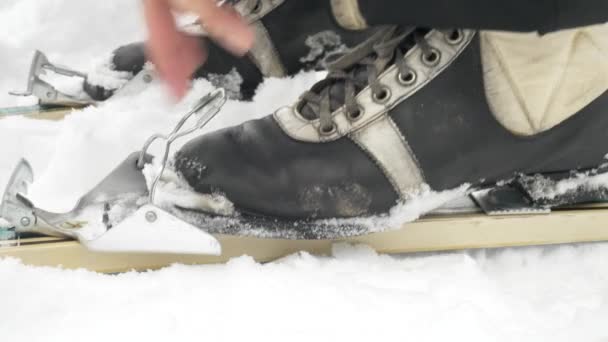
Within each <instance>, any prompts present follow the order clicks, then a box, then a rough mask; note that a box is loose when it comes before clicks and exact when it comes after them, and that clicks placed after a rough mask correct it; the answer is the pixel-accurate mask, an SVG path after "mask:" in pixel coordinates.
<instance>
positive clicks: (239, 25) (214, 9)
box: [143, 0, 254, 99]
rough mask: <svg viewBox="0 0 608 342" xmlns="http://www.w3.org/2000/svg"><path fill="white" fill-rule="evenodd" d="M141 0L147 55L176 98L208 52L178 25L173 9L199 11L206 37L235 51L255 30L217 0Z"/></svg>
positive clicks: (242, 49) (238, 51) (246, 46)
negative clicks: (178, 27) (142, 3)
mask: <svg viewBox="0 0 608 342" xmlns="http://www.w3.org/2000/svg"><path fill="white" fill-rule="evenodd" d="M143 2H144V16H145V19H146V24H147V27H148V34H149V39H148V54H149V57H150V59H151V60H152V62H153V63H154V65H155V66H156V69H157V71H158V73H159V75H160V77H161V78H162V79H163V80H164V81H165V82H167V84H168V86H169V89H170V90H171V92H172V93H173V95H174V96H175V97H176V98H178V99H179V98H181V97H183V96H184V95H185V93H186V91H187V90H188V83H189V79H190V76H191V75H192V74H193V73H194V71H195V70H196V69H197V68H198V67H199V66H200V65H201V64H203V63H204V62H205V60H206V58H207V56H206V55H205V52H204V50H202V49H201V47H200V42H199V41H198V39H196V38H195V37H190V36H187V35H186V34H184V33H182V32H180V31H179V30H178V29H177V27H176V24H175V19H174V18H173V15H172V13H171V11H172V10H174V11H178V12H190V13H194V14H196V15H198V16H199V21H200V23H201V25H203V28H204V29H205V31H206V32H207V33H208V35H209V38H210V39H213V40H214V41H216V42H217V43H218V44H219V45H221V46H222V47H224V48H225V49H226V50H228V51H230V52H232V53H234V54H236V55H244V54H245V53H247V51H248V50H249V49H250V48H251V47H252V45H253V40H254V34H253V31H252V30H251V29H250V28H249V26H248V25H247V23H246V22H245V20H244V19H243V18H241V17H240V16H239V15H238V13H236V12H235V11H234V10H233V9H232V8H231V7H230V6H227V5H224V6H218V4H217V2H216V0H144V1H143Z"/></svg>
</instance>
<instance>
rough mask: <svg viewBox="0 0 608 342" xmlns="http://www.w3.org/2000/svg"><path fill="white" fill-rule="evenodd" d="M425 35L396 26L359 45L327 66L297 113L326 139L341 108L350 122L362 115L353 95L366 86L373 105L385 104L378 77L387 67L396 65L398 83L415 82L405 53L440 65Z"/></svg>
mask: <svg viewBox="0 0 608 342" xmlns="http://www.w3.org/2000/svg"><path fill="white" fill-rule="evenodd" d="M428 32H429V30H428V29H427V30H425V29H419V28H401V27H397V26H391V27H384V28H382V29H380V30H378V32H377V33H376V34H374V35H373V36H372V37H371V38H369V39H368V40H367V41H365V42H364V43H362V44H361V45H359V46H357V47H355V48H354V49H353V50H351V51H349V52H347V53H345V54H343V55H340V56H337V59H335V60H334V61H332V62H329V63H328V75H327V77H326V78H325V79H323V80H322V81H320V82H318V83H316V84H315V85H313V86H312V87H311V89H310V90H309V91H307V92H305V93H304V94H303V95H302V97H301V98H300V101H299V103H298V104H297V108H298V110H299V111H300V113H302V115H303V116H304V117H305V118H307V119H309V120H315V119H319V121H320V127H319V131H320V133H321V134H326V135H327V134H332V133H333V132H334V131H335V129H336V125H335V123H334V122H333V120H332V112H333V111H334V110H336V109H337V108H339V107H340V106H342V105H344V107H345V111H346V115H347V117H348V118H350V119H351V120H354V119H356V118H358V117H359V116H360V115H361V108H360V106H359V105H358V104H357V101H356V95H357V94H358V92H360V91H361V90H362V89H363V88H365V87H366V86H368V85H369V87H370V88H371V91H372V96H373V99H374V101H376V102H385V101H387V100H388V98H389V97H390V90H389V89H388V88H387V87H386V86H384V85H382V83H381V82H380V81H379V79H378V77H379V76H380V75H381V74H382V72H384V71H385V70H386V69H388V68H389V67H390V66H392V65H393V64H395V65H396V67H397V69H398V72H399V74H398V75H399V81H400V82H401V83H403V84H408V83H413V81H415V75H416V73H415V72H414V71H413V70H412V69H411V68H410V67H409V66H408V65H407V63H406V61H405V59H404V58H403V57H404V55H405V53H407V51H409V50H410V49H411V48H413V47H414V46H418V47H420V49H421V50H422V53H423V59H424V61H425V63H427V64H429V65H432V64H433V63H436V62H438V61H439V58H440V55H439V51H437V50H436V49H435V48H433V47H432V46H431V45H430V44H429V43H428V42H427V41H426V39H425V35H426V33H428ZM450 32H455V31H450ZM449 34H452V35H453V34H454V33H449Z"/></svg>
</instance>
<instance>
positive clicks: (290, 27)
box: [84, 0, 371, 101]
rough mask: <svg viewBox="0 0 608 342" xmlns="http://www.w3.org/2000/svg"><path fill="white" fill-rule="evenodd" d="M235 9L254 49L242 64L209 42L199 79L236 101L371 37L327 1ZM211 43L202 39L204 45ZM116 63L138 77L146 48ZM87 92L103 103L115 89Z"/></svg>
mask: <svg viewBox="0 0 608 342" xmlns="http://www.w3.org/2000/svg"><path fill="white" fill-rule="evenodd" d="M234 6H235V9H236V10H237V11H238V12H240V13H241V15H243V16H244V17H245V18H246V19H247V20H248V21H249V22H251V25H252V27H253V29H254V30H255V34H256V42H255V45H254V47H253V49H252V50H251V51H250V52H249V53H248V55H247V56H245V57H243V58H239V57H235V56H233V55H231V54H230V53H228V52H226V51H224V50H223V49H222V48H221V47H219V46H217V45H215V44H214V43H213V42H207V43H206V44H205V46H206V49H207V51H208V59H207V61H206V63H205V64H204V65H203V66H202V67H201V68H199V69H198V70H197V71H196V72H195V74H194V75H193V77H194V78H199V77H204V78H208V79H209V80H210V81H211V82H212V83H214V84H215V85H217V86H222V87H224V88H228V89H227V90H229V91H232V92H231V95H232V96H233V97H234V96H235V95H236V97H240V98H241V99H246V100H248V99H250V98H251V97H252V96H253V94H254V93H255V89H256V88H257V86H258V85H259V83H260V82H261V81H262V79H263V77H284V76H290V75H294V74H296V73H298V72H299V71H301V70H304V69H313V68H320V67H323V65H322V63H323V60H324V58H325V56H327V54H330V53H333V52H339V51H343V50H345V49H346V48H347V47H352V46H355V45H357V44H359V43H360V42H361V41H363V40H365V38H367V37H369V35H370V32H371V30H367V31H350V30H345V29H344V28H342V27H341V26H339V25H338V24H337V23H336V22H335V20H334V17H333V15H332V13H331V10H330V8H329V2H328V1H327V0H307V1H297V0H240V1H237V2H236V4H235V5H234ZM194 33H197V32H193V34H194ZM198 33H200V34H204V33H202V32H198ZM205 40H206V39H205V38H204V36H202V37H201V44H203V43H204V41H205ZM112 62H113V63H111V64H113V65H111V67H112V68H113V70H116V71H127V72H130V73H133V74H136V73H138V72H139V71H141V70H142V68H143V66H144V63H145V62H146V56H145V44H144V43H134V44H130V45H126V46H122V47H120V48H118V49H117V50H116V51H115V52H114V56H113V58H112ZM239 85H240V87H238V86H239ZM84 88H85V91H86V92H87V94H89V96H91V97H92V98H93V99H95V100H98V101H102V100H105V99H107V98H108V97H110V96H111V95H112V93H113V90H112V89H104V88H103V87H101V86H97V85H94V84H91V83H89V82H85V85H84ZM231 88H235V89H231ZM239 88H240V89H239Z"/></svg>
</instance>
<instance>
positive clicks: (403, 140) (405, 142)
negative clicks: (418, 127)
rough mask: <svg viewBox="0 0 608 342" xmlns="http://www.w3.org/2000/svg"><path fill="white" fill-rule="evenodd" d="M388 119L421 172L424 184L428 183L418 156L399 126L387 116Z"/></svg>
mask: <svg viewBox="0 0 608 342" xmlns="http://www.w3.org/2000/svg"><path fill="white" fill-rule="evenodd" d="M387 118H388V123H389V124H390V125H391V126H392V127H393V129H394V130H395V132H397V134H398V135H399V137H400V138H401V143H402V144H403V147H405V149H406V150H407V151H408V152H409V154H410V156H411V157H412V159H413V160H414V163H416V166H417V167H418V170H419V171H420V176H421V177H422V182H423V183H426V176H425V175H424V170H423V169H422V167H420V162H419V161H418V157H416V154H414V150H412V148H411V147H410V144H409V143H408V142H407V139H405V136H404V135H403V133H402V132H401V130H400V129H399V126H397V124H396V123H395V121H394V120H393V118H391V117H390V116H387Z"/></svg>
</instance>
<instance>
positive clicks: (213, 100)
mask: <svg viewBox="0 0 608 342" xmlns="http://www.w3.org/2000/svg"><path fill="white" fill-rule="evenodd" d="M225 103H226V91H225V90H224V89H223V88H220V89H216V90H214V91H212V92H211V93H209V94H207V95H205V96H203V97H202V98H201V99H200V100H199V101H198V102H197V103H196V104H195V105H194V107H192V109H191V110H190V111H189V112H188V113H186V114H185V115H184V116H183V117H182V118H181V119H180V120H179V122H178V123H177V125H176V126H175V128H174V129H173V131H171V133H169V134H166V135H165V134H154V135H152V136H151V137H150V138H148V140H147V141H146V143H145V144H144V146H143V148H142V149H141V152H140V158H139V160H138V161H137V166H138V167H139V168H140V169H143V167H144V165H145V159H144V156H145V155H146V152H147V151H148V148H150V145H152V143H153V142H154V141H155V140H156V139H163V140H165V152H164V154H163V159H162V162H161V163H162V164H161V169H160V172H159V173H158V175H157V176H156V178H155V179H154V181H153V182H152V185H151V187H150V194H149V196H150V197H149V202H150V203H151V204H154V194H155V193H156V187H157V185H158V181H159V180H160V178H161V176H162V174H163V172H164V171H165V168H166V166H167V160H168V159H169V151H170V149H171V144H172V143H173V142H174V141H175V140H176V139H178V138H181V137H183V136H185V135H188V134H190V133H192V132H194V131H197V130H199V129H202V128H203V127H205V125H207V123H208V122H209V121H211V119H213V118H214V117H215V116H216V115H217V113H219V111H220V109H221V108H222V106H224V104H225ZM200 111H203V114H202V115H200V116H199V118H198V120H197V121H196V123H195V125H194V126H192V127H190V128H188V129H186V130H182V128H183V126H184V125H185V124H186V122H187V121H188V120H189V119H190V118H191V117H192V116H194V115H195V114H197V113H198V112H200Z"/></svg>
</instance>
